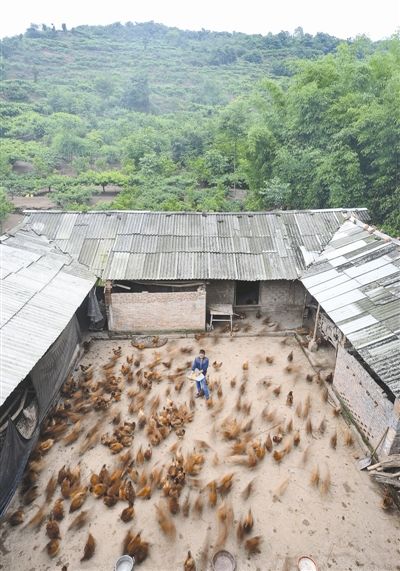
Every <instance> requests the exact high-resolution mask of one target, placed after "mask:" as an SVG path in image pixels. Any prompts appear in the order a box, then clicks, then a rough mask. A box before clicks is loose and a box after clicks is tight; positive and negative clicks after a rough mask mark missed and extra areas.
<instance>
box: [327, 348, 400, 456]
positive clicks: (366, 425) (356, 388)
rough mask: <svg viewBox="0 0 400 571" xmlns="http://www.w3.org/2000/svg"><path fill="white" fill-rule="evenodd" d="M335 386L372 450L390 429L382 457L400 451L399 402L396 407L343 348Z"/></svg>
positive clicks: (381, 450) (338, 354) (340, 353)
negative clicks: (386, 430)
mask: <svg viewBox="0 0 400 571" xmlns="http://www.w3.org/2000/svg"><path fill="white" fill-rule="evenodd" d="M333 387H334V389H335V391H336V393H337V394H338V396H339V397H340V398H341V400H342V401H343V404H344V405H345V407H346V408H347V409H348V410H349V412H350V413H351V415H352V417H353V418H354V421H355V422H356V423H357V425H358V428H359V429H360V431H361V432H362V433H363V434H364V436H365V437H366V438H367V440H368V441H369V442H370V444H371V445H372V446H373V447H375V446H376V445H377V444H378V442H379V440H380V438H381V437H382V435H383V433H384V431H385V429H386V428H387V427H389V430H388V434H387V437H386V438H385V440H384V443H383V445H382V446H381V447H380V448H379V450H378V453H380V455H386V454H389V453H391V454H393V453H394V452H400V403H399V401H397V402H396V403H395V406H393V403H392V402H391V401H390V400H389V399H388V398H387V396H386V395H385V393H384V391H383V390H382V389H381V388H380V386H379V385H378V384H377V383H376V382H375V381H374V379H373V378H372V377H371V376H370V375H369V373H368V372H367V371H366V370H365V369H364V367H363V366H362V365H361V364H360V363H359V362H358V361H357V359H356V358H355V357H353V356H352V355H350V354H349V353H348V352H347V351H346V349H344V348H343V347H342V346H341V345H339V347H338V353H337V359H336V368H335V375H334V378H333ZM396 448H397V450H396Z"/></svg>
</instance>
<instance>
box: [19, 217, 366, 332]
mask: <svg viewBox="0 0 400 571" xmlns="http://www.w3.org/2000/svg"><path fill="white" fill-rule="evenodd" d="M351 213H354V214H355V215H356V216H357V217H359V218H360V219H361V220H363V221H365V220H366V219H367V218H368V213H367V211H366V209H358V210H354V211H346V210H343V209H336V210H311V211H302V212H301V211H289V212H263V213H251V212H247V213H223V214H214V213H187V212H185V213H169V212H121V211H118V212H116V211H114V212H89V213H87V214H81V213H73V212H67V213H66V212H55V211H47V212H33V211H31V212H28V213H27V217H26V219H25V227H26V228H29V229H31V230H32V231H34V232H36V233H37V234H40V235H44V236H46V237H47V238H49V239H50V240H52V241H54V243H55V244H56V245H57V246H58V247H59V248H60V249H61V250H62V251H63V252H66V253H68V254H70V255H71V256H72V257H74V259H76V260H77V261H79V262H80V263H81V264H83V265H85V266H87V267H88V269H89V270H90V271H92V272H93V273H94V274H95V275H97V276H98V277H99V278H100V279H101V283H102V284H103V285H104V298H105V303H106V309H107V316H108V329H109V330H110V331H119V332H122V331H125V332H134V333H144V332H154V331H202V330H204V329H205V327H206V321H207V311H208V312H209V310H210V308H212V307H213V306H215V305H217V306H218V305H225V306H226V305H228V306H230V307H231V308H233V310H235V311H236V312H240V311H241V310H243V309H247V310H249V309H250V310H251V309H254V310H255V311H256V310H257V309H260V310H261V311H262V312H263V313H266V314H267V315H268V316H270V317H271V318H272V319H276V320H278V322H279V325H280V328H281V329H287V328H291V329H292V328H295V327H300V326H302V324H303V315H304V310H305V296H306V290H305V288H304V286H303V285H302V283H301V281H300V277H301V274H302V272H303V271H304V270H305V269H306V267H307V266H309V265H310V263H311V262H312V261H313V260H314V259H315V258H316V257H317V256H318V255H319V254H320V252H321V251H322V249H323V248H324V246H326V245H327V244H328V242H329V240H330V239H331V238H332V236H333V235H334V233H335V232H336V231H337V230H338V229H339V228H340V226H341V224H343V222H344V221H345V220H346V217H347V216H349V215H350V214H351Z"/></svg>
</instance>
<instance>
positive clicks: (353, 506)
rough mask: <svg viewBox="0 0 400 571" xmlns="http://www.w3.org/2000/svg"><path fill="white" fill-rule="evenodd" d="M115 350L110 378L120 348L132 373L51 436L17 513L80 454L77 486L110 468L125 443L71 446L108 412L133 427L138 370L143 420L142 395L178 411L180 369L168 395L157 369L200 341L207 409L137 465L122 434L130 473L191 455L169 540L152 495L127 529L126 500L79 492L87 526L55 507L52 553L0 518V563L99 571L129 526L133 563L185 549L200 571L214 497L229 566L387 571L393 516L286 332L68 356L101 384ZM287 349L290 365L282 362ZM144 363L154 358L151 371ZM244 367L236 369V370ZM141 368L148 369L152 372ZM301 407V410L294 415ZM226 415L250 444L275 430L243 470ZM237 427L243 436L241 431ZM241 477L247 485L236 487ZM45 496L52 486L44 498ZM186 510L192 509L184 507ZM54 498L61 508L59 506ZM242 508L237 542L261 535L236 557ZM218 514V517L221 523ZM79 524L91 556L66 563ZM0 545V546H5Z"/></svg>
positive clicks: (167, 561)
mask: <svg viewBox="0 0 400 571" xmlns="http://www.w3.org/2000/svg"><path fill="white" fill-rule="evenodd" d="M117 346H121V351H122V355H121V357H120V358H119V359H118V361H117V364H116V366H115V373H116V376H121V378H122V377H123V374H122V372H121V368H122V365H123V364H124V366H128V363H127V361H126V358H127V357H129V358H130V357H131V356H132V360H133V361H135V360H136V359H137V360H140V365H137V366H135V365H134V363H133V364H132V365H129V367H132V371H133V377H134V380H133V382H132V384H130V383H128V382H127V381H126V378H125V377H124V378H125V380H124V382H123V385H124V386H123V389H122V395H121V400H120V402H115V403H114V404H113V405H112V407H111V408H110V409H108V411H105V412H104V411H99V412H95V411H91V412H89V413H87V414H82V415H81V418H80V420H81V422H82V425H83V428H84V429H83V431H82V434H81V436H80V437H79V439H78V441H77V442H76V443H74V444H72V445H71V446H68V447H66V446H64V444H63V443H62V441H60V442H58V443H57V444H56V445H55V446H53V448H52V449H51V450H50V451H49V452H48V453H47V455H46V456H45V462H46V464H45V468H44V470H43V472H42V473H41V476H40V480H39V482H38V485H39V490H40V496H39V498H38V499H37V500H36V502H35V503H34V505H31V506H30V507H28V508H24V510H25V512H26V515H25V521H27V520H28V519H30V518H31V517H32V515H33V514H34V513H35V512H36V510H37V508H38V507H39V506H40V505H41V504H42V501H43V493H44V488H45V486H46V484H47V482H48V480H49V478H50V477H51V475H52V474H56V473H57V472H58V471H59V470H60V469H61V467H62V466H63V465H65V464H67V465H70V466H71V467H72V468H74V467H76V466H77V464H78V463H79V462H80V468H81V474H82V483H83V484H88V483H89V479H90V476H91V474H92V473H93V472H96V473H99V471H100V469H101V467H102V465H103V464H107V466H108V467H109V469H110V470H113V469H115V468H116V467H117V466H118V465H119V463H120V456H121V454H124V453H125V452H126V451H127V450H128V449H127V448H125V449H124V450H123V451H122V452H121V453H120V454H116V455H113V454H112V453H111V451H110V449H109V447H107V446H104V445H102V444H101V443H100V442H99V443H97V444H96V445H95V446H94V448H92V449H91V450H88V451H87V452H86V453H85V454H83V455H80V454H79V449H80V446H81V444H82V439H83V438H84V435H85V433H87V432H88V431H89V430H90V428H92V427H93V426H94V425H95V424H96V422H98V421H99V420H100V419H103V420H104V424H102V425H101V427H100V428H99V436H100V434H101V435H104V434H105V433H107V432H108V433H112V431H113V429H114V428H115V426H114V425H112V424H111V418H112V417H114V416H115V415H116V414H117V413H118V412H120V413H121V419H122V420H127V421H129V422H130V421H135V422H138V414H137V413H130V412H129V404H130V403H131V402H132V399H131V398H130V397H129V392H130V391H132V390H133V391H134V390H135V389H137V388H138V387H137V380H136V379H137V378H138V376H137V375H136V372H137V370H138V369H140V368H142V369H143V370H144V371H147V372H149V371H150V370H152V371H154V372H157V375H156V376H157V377H159V378H158V380H157V382H155V381H153V383H152V388H151V390H150V392H149V393H148V394H147V396H146V400H145V404H144V406H143V410H144V414H145V416H146V418H147V420H149V419H150V403H151V402H153V403H154V400H153V399H154V398H156V397H157V396H159V398H160V403H159V407H158V410H159V411H162V409H163V407H164V406H167V404H168V400H167V399H168V398H171V399H172V400H173V401H174V402H175V403H177V404H181V403H185V402H186V403H187V404H188V406H189V403H190V400H191V398H192V397H193V393H194V384H193V382H192V381H189V380H188V379H186V377H185V376H184V377H183V378H184V381H183V385H182V388H181V391H180V392H179V391H177V390H175V386H176V381H175V382H174V380H172V379H169V378H168V375H171V374H174V373H175V374H177V373H176V370H177V369H178V368H183V369H185V368H186V366H187V364H188V361H191V360H192V359H193V357H194V356H195V355H196V354H197V352H198V350H199V348H200V347H203V348H205V349H206V351H207V354H208V355H209V357H210V363H212V362H214V361H216V362H217V363H216V366H217V367H219V368H218V369H215V368H213V366H210V369H209V372H210V374H209V385H210V388H211V395H212V400H213V407H210V408H209V407H208V406H207V405H206V402H205V401H204V400H203V399H196V400H194V401H193V402H194V407H195V408H194V417H193V421H192V422H190V423H188V424H186V425H185V429H186V433H185V434H184V437H183V439H182V440H179V439H178V437H177V432H175V431H174V430H173V431H172V432H171V433H170V434H169V436H167V438H166V439H165V440H163V441H162V442H161V444H160V445H159V446H154V447H153V449H152V458H151V460H150V461H148V462H146V461H145V462H144V463H143V464H142V460H140V463H139V460H138V458H139V456H138V455H137V453H138V451H139V449H140V447H142V450H145V449H146V448H147V446H148V437H147V429H146V427H144V428H143V429H142V430H140V429H139V428H138V427H137V428H136V430H135V432H134V441H133V444H132V446H131V448H130V449H131V451H132V453H133V455H134V457H135V458H136V459H137V463H136V464H134V465H133V469H137V470H138V473H139V475H140V476H143V478H145V476H146V475H147V478H149V477H150V476H149V475H150V473H151V472H152V471H153V470H154V469H156V470H157V469H160V468H161V467H162V466H168V465H170V464H171V462H172V460H173V454H172V451H171V446H172V445H174V444H176V449H177V450H178V454H179V450H180V452H181V453H182V454H183V457H184V458H186V457H187V455H188V454H190V453H191V452H192V451H193V449H194V447H197V451H198V452H199V453H201V454H202V455H203V456H204V459H205V461H204V464H203V465H202V467H200V470H199V473H198V475H197V476H194V477H192V478H189V477H186V483H185V485H184V488H183V490H182V493H181V496H180V499H179V504H180V512H179V513H178V514H176V515H174V516H172V521H173V523H174V525H175V527H176V536H175V540H173V539H169V538H166V537H165V536H164V535H163V533H162V532H161V531H160V528H159V526H158V523H157V517H156V510H155V505H156V504H159V503H160V501H164V500H163V498H164V494H163V491H162V490H160V489H153V490H152V495H151V498H150V499H148V500H145V499H140V498H136V501H135V503H134V509H135V515H134V518H133V521H132V522H131V523H123V522H122V521H121V519H120V514H121V512H122V510H123V509H124V508H126V507H127V503H126V501H118V502H117V504H116V505H114V506H113V507H111V508H108V507H106V506H105V505H104V503H103V502H102V500H101V499H100V500H99V499H95V498H94V497H93V495H92V494H89V498H88V499H87V500H86V502H85V504H84V507H83V508H82V509H86V510H89V522H88V523H87V524H86V527H84V528H83V529H81V530H79V531H71V530H69V531H68V529H67V528H68V526H69V524H70V523H71V520H72V518H73V517H74V516H75V515H76V513H79V512H76V513H73V514H69V513H68V514H67V516H66V517H65V519H64V520H63V521H61V522H60V532H61V537H62V539H61V549H60V553H59V555H58V556H56V557H55V558H54V559H53V560H50V559H49V557H48V555H47V553H46V552H45V551H44V547H45V545H46V543H47V541H48V538H47V537H46V535H45V529H44V527H42V529H40V530H38V531H34V530H32V529H31V528H29V527H25V528H23V527H19V528H10V527H8V525H7V524H3V525H4V526H6V529H7V531H8V535H7V536H6V537H4V545H3V556H2V563H3V565H4V566H5V568H7V569H13V570H16V571H19V570H21V571H22V570H25V569H27V568H31V567H32V568H34V569H35V570H36V571H44V570H45V569H49V568H51V569H55V568H59V567H61V566H62V565H67V564H68V569H69V570H74V571H75V570H78V569H82V570H90V571H92V570H93V571H95V570H96V571H111V570H112V569H113V565H114V563H115V561H116V559H117V557H118V556H119V555H120V554H121V553H122V542H123V539H124V537H125V535H126V532H127V530H128V529H132V530H133V531H135V532H138V531H140V530H142V539H144V540H146V541H148V542H149V543H150V553H149V557H148V559H147V560H146V561H144V563H142V564H141V565H140V567H139V568H140V569H143V570H147V571H150V570H151V571H161V570H165V571H167V570H168V571H174V570H182V569H183V562H184V561H185V558H186V556H187V551H188V550H189V549H190V550H191V553H192V555H193V557H194V559H195V560H196V563H197V569H198V570H199V569H209V564H210V561H211V558H212V555H213V554H214V552H215V551H216V549H217V548H218V547H219V546H217V541H218V537H219V536H220V532H221V524H220V523H218V516H217V513H218V511H219V513H220V514H221V511H222V508H221V506H223V505H224V502H225V508H227V509H228V510H232V512H233V513H232V512H230V516H232V520H233V521H232V523H231V524H229V529H228V533H227V537H226V541H223V542H222V545H221V547H224V548H225V549H227V550H229V551H230V552H231V553H232V554H234V556H235V557H236V559H237V562H238V569H240V570H252V571H255V570H260V571H261V570H263V571H266V570H271V571H275V570H280V569H283V568H284V569H286V570H287V571H290V570H295V569H296V568H297V567H296V562H297V559H298V557H299V556H300V555H304V554H306V555H310V556H312V557H313V559H315V561H316V562H317V563H318V565H319V566H320V569H325V570H326V569H331V570H337V571H344V570H349V571H352V570H354V571H355V569H357V568H359V567H361V568H363V569H364V570H365V571H366V570H368V571H372V570H376V569H379V570H380V571H391V570H393V569H395V568H396V565H397V564H398V561H399V553H400V551H399V550H400V522H399V518H398V516H397V514H388V513H386V512H384V511H382V510H381V508H380V500H381V498H380V494H379V489H378V488H377V487H376V486H375V485H374V484H373V482H371V480H370V478H369V476H368V474H366V473H364V472H360V471H359V470H358V468H357V462H356V458H357V457H359V456H361V455H362V454H363V453H362V451H361V450H359V449H358V446H357V444H354V445H352V446H350V447H348V446H346V445H345V434H346V429H347V428H346V424H345V422H344V420H343V419H342V417H341V416H340V415H339V416H335V415H334V414H333V412H332V410H333V408H332V406H331V405H330V404H329V402H326V400H325V398H326V392H325V387H324V385H323V383H317V382H316V380H317V379H316V378H315V377H314V380H313V381H312V382H309V381H307V380H306V376H307V375H311V376H312V375H314V374H315V371H314V370H313V369H312V368H311V367H310V365H309V363H308V361H307V359H306V357H305V355H304V353H303V352H302V350H301V348H300V347H299V345H298V344H297V342H296V340H295V339H294V338H289V339H287V340H286V341H283V339H282V338H278V337H276V338H275V337H240V338H235V337H232V338H229V337H227V338H225V337H224V338H219V337H218V336H217V337H216V336H206V337H202V338H200V339H199V340H198V341H196V340H194V339H175V340H174V339H173V340H169V342H168V343H167V344H166V345H165V346H163V347H161V348H159V349H157V350H156V351H155V350H153V349H144V350H138V349H135V348H133V347H132V345H131V343H130V342H129V341H127V340H126V341H125V340H124V341H95V342H93V344H92V346H91V348H90V350H89V352H88V353H87V354H86V355H85V357H84V359H83V360H82V363H81V364H82V365H88V364H90V363H92V364H94V367H95V371H94V375H93V380H94V381H95V382H96V381H99V380H102V379H103V376H104V370H103V368H102V366H103V365H104V364H105V363H106V362H108V361H109V359H110V356H111V355H112V354H113V353H112V350H113V348H114V349H116V348H117ZM182 349H185V351H186V352H182ZM290 354H291V355H292V356H293V359H292V361H290V360H288V356H289V355H290ZM267 356H268V357H272V359H269V360H270V361H271V360H272V363H268V362H267V361H266V357H267ZM158 358H159V359H160V363H159V364H156V365H154V363H155V362H156V361H155V360H156V359H158ZM289 359H290V357H289ZM169 360H171V365H170V368H169V369H168V368H166V366H165V365H163V364H162V363H163V362H164V363H167V365H168V362H169ZM220 363H222V364H221V365H220ZM244 363H248V368H247V369H246V367H247V365H244ZM151 364H152V365H154V366H153V368H152V369H151V367H150V365H151ZM243 365H244V367H245V370H244V369H243ZM288 367H289V369H288ZM176 379H179V377H176ZM178 384H179V383H178ZM219 387H220V390H218V388H219ZM290 391H292V395H293V403H292V404H291V406H289V405H290V399H289V403H288V404H287V397H288V393H289V392H290ZM168 393H169V396H167V394H168ZM218 393H219V394H218ZM131 395H132V393H131ZM239 397H241V398H240V400H239ZM133 398H137V397H133ZM307 402H309V405H307ZM300 406H301V414H300ZM308 406H309V409H310V410H309V413H308V414H307V416H305V417H304V418H303V416H304V415H305V411H306V409H307V408H308ZM298 413H299V414H300V416H299V414H298ZM227 417H231V418H232V419H234V420H236V421H237V422H238V423H239V425H240V426H241V429H242V430H241V432H240V439H241V441H242V442H243V439H244V438H246V434H247V435H250V437H249V443H251V445H253V444H254V445H255V447H257V446H258V444H260V445H261V446H263V445H264V444H266V443H268V441H269V439H268V435H270V436H271V438H272V437H273V436H277V435H278V433H280V434H282V436H283V439H282V441H281V442H279V443H274V444H273V448H272V450H271V452H269V451H268V450H266V454H265V457H264V458H262V459H259V460H258V461H256V464H255V466H254V467H252V468H250V467H248V465H247V464H248V462H249V458H250V456H252V457H253V456H254V455H253V454H251V451H250V449H249V448H247V449H246V454H245V455H239V451H238V450H236V453H235V454H234V455H233V456H232V453H233V452H232V445H233V444H234V443H235V442H236V443H237V442H238V441H234V440H231V441H228V440H226V437H224V422H223V421H224V419H226V418H227ZM291 422H292V424H293V426H292V427H291V426H290V423H291ZM310 422H311V425H310ZM246 424H247V425H248V426H247V427H245V425H246ZM244 428H246V429H247V432H244V431H243V429H244ZM296 431H298V434H299V438H300V442H299V443H298V445H297V446H295V445H294V435H295V433H296ZM335 433H337V447H336V449H333V448H332V447H331V445H330V440H331V437H332V435H333V434H335ZM296 438H297V437H296ZM198 440H202V441H205V442H206V443H207V445H208V446H209V448H208V447H207V445H199V444H198V443H197V444H196V441H198ZM268 447H270V444H269V443H268ZM255 449H256V448H254V447H253V450H255ZM264 450H265V448H264ZM284 450H286V453H284ZM274 453H275V457H276V458H280V456H282V457H281V458H280V461H277V459H274ZM153 473H154V472H153ZM230 473H233V474H234V475H233V480H232V481H233V485H232V489H231V490H230V491H229V492H228V493H227V495H226V497H224V498H222V497H221V496H220V494H219V493H218V495H217V504H216V506H215V507H211V506H210V505H209V489H210V488H207V487H206V486H207V484H209V483H210V482H211V481H214V480H215V481H217V482H219V483H220V482H221V481H222V478H223V477H224V476H226V475H228V474H230ZM250 482H252V486H251V487H252V490H250V491H249V489H248V486H249V484H250ZM135 488H136V492H138V489H139V486H138V485H136V484H135ZM246 491H247V492H246ZM247 494H248V497H247ZM59 496H60V493H59V488H57V492H56V495H55V496H54V498H53V500H52V505H53V504H54V501H55V499H56V498H58V497H59ZM188 496H189V503H190V506H191V510H190V513H189V517H185V516H184V514H183V513H182V508H183V505H184V502H185V500H186V498H187V497H188ZM19 501H20V498H19V495H18V494H16V496H15V498H14V500H13V503H12V506H11V508H10V512H12V511H13V510H15V509H17V508H18V506H19ZM201 503H203V508H202V509H200V504H201ZM195 505H196V506H197V508H198V509H197V511H195V510H194V506H195ZM65 506H66V508H67V510H66V511H67V512H68V507H69V501H68V500H66V501H65ZM249 509H251V512H252V514H253V518H254V526H253V529H252V531H251V533H250V535H249V536H247V535H246V536H245V537H244V541H246V539H247V538H248V537H253V536H261V538H262V543H261V545H260V553H258V554H255V555H253V556H251V557H250V558H249V557H248V555H247V553H246V551H245V549H244V541H243V542H238V540H237V536H236V533H237V527H238V522H239V521H242V519H243V518H244V517H245V516H246V514H247V513H248V510H249ZM225 521H227V522H230V519H229V517H228V518H226V520H225ZM89 531H90V533H91V534H92V535H93V537H94V538H95V540H96V551H95V554H94V556H93V558H92V559H91V560H89V561H86V562H80V558H81V557H82V555H83V549H84V545H85V543H86V540H87V537H88V532H89ZM220 538H221V537H220ZM8 550H9V551H10V553H7V552H6V551H8ZM203 553H206V559H207V561H208V563H207V565H206V566H204V565H202V564H201V558H202V554H203ZM396 562H397V563H396ZM284 565H286V566H285V567H284Z"/></svg>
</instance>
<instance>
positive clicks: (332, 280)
mask: <svg viewBox="0 0 400 571" xmlns="http://www.w3.org/2000/svg"><path fill="white" fill-rule="evenodd" d="M301 281H302V283H303V284H304V286H305V287H306V288H307V290H308V291H309V292H310V294H311V295H312V296H313V297H314V298H315V300H316V301H317V302H318V303H319V304H320V307H321V308H322V310H323V312H322V316H321V319H320V324H319V325H320V329H321V330H322V333H324V329H326V328H327V327H328V328H330V330H331V331H332V330H335V329H336V333H335V334H334V335H333V336H332V334H330V337H331V340H332V339H333V342H334V343H335V344H336V348H337V358H336V368H335V374H334V379H333V385H334V388H335V389H336V391H337V393H338V394H339V396H340V398H341V399H342V402H343V404H344V405H345V406H346V407H347V409H348V410H349V412H350V413H351V415H352V417H353V418H354V420H355V421H356V422H357V424H358V426H359V428H360V429H361V431H362V432H363V433H364V435H365V437H366V438H367V439H368V440H369V441H371V442H372V443H373V444H377V443H378V442H379V440H380V438H381V436H382V435H383V434H384V433H385V431H386V429H387V437H386V440H385V442H384V444H383V451H385V452H386V453H389V452H394V451H397V452H400V241H399V240H395V239H394V238H390V237H389V236H387V235H385V234H383V233H381V232H378V231H376V229H375V228H373V227H370V226H368V225H366V224H363V223H362V222H360V221H359V220H358V219H356V218H354V217H351V219H350V220H348V221H346V222H344V224H343V225H342V226H341V228H340V229H339V230H338V231H337V232H336V233H335V234H334V236H333V238H332V239H331V240H330V242H329V243H328V244H327V246H326V247H325V249H324V251H323V252H322V254H321V256H320V257H319V258H318V259H317V260H316V262H315V263H314V264H313V265H312V266H311V267H310V268H309V269H308V270H306V271H305V273H304V274H303V277H302V280H301ZM329 324H330V325H329ZM335 341H336V342H335Z"/></svg>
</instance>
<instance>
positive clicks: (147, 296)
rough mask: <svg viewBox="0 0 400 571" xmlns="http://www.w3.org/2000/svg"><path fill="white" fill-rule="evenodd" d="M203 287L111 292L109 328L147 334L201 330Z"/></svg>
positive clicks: (204, 298) (203, 323)
mask: <svg viewBox="0 0 400 571" xmlns="http://www.w3.org/2000/svg"><path fill="white" fill-rule="evenodd" d="M205 308H206V293H205V291H204V289H199V290H198V291H187V292H168V293H113V294H111V305H110V307H109V329H110V331H129V332H134V333H146V332H157V331H203V330H204V328H205V321H206V317H205Z"/></svg>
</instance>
